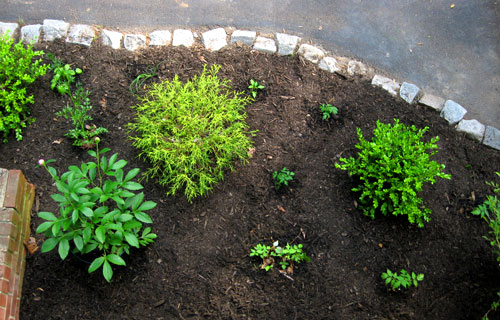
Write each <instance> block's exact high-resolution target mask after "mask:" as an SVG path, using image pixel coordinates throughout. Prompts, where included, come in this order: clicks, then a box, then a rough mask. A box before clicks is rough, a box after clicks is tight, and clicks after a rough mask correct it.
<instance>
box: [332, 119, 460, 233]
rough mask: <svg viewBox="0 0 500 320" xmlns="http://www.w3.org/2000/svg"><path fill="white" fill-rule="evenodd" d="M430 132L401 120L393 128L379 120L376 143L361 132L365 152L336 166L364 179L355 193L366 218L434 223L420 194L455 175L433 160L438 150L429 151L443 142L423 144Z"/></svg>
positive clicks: (433, 139)
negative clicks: (425, 186) (438, 180)
mask: <svg viewBox="0 0 500 320" xmlns="http://www.w3.org/2000/svg"><path fill="white" fill-rule="evenodd" d="M428 129H429V128H427V127H426V128H424V129H422V130H420V129H419V130H417V128H416V127H415V126H411V127H407V126H405V125H404V124H400V123H399V120H398V119H395V120H394V125H393V126H391V125H390V124H383V123H380V122H379V121H377V128H376V129H375V131H374V137H373V139H372V141H367V140H365V139H364V138H363V134H362V133H361V129H359V128H358V129H357V133H358V137H359V140H360V143H359V144H357V145H356V148H358V149H360V150H361V151H360V152H359V153H358V157H357V158H353V157H351V158H349V159H345V158H341V159H340V161H341V162H343V164H341V165H340V164H338V163H336V164H335V166H336V167H337V168H340V169H342V170H347V171H349V174H351V175H355V176H357V177H359V179H360V180H361V181H360V185H359V186H357V187H355V188H353V189H352V190H353V191H355V192H358V191H359V192H361V196H360V198H359V200H360V204H361V208H362V210H363V212H364V214H365V215H367V216H369V217H371V218H372V219H373V218H375V212H376V210H379V211H380V212H381V213H382V214H383V215H387V214H389V213H392V214H393V215H396V216H397V215H407V216H408V220H409V221H410V223H417V225H418V226H419V227H423V226H424V221H429V220H430V218H429V216H430V214H431V210H430V209H428V208H425V206H424V205H423V203H422V202H423V201H422V199H421V198H420V197H418V194H417V193H418V192H420V191H421V190H422V186H423V184H424V183H425V182H430V183H435V179H434V177H435V176H437V177H440V178H444V179H450V178H451V176H450V175H449V174H445V173H444V172H442V171H441V170H443V169H444V164H439V163H437V162H436V161H431V160H430V157H431V156H432V155H434V154H435V153H436V152H437V151H432V152H430V153H428V152H426V151H427V150H434V149H437V148H438V146H437V144H436V142H437V141H438V140H439V138H438V137H434V138H432V139H431V140H430V142H426V143H424V142H422V141H421V139H422V137H423V134H424V133H425V132H426V131H428Z"/></svg>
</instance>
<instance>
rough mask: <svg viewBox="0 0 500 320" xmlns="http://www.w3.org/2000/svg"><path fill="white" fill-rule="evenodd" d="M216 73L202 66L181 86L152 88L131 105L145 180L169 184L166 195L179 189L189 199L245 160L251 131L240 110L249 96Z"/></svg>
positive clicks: (135, 142) (170, 84) (171, 83)
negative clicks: (147, 165)
mask: <svg viewBox="0 0 500 320" xmlns="http://www.w3.org/2000/svg"><path fill="white" fill-rule="evenodd" d="M219 69H220V66H215V65H214V66H212V67H211V68H210V71H207V70H206V67H205V68H204V69H203V72H202V73H201V74H200V75H199V76H195V77H194V78H193V80H192V81H187V82H186V83H185V84H183V83H182V82H181V81H179V77H178V76H175V77H174V79H172V81H163V82H161V83H158V84H153V85H152V86H150V87H149V90H148V92H147V94H146V96H145V98H141V99H140V101H141V104H139V105H137V106H135V107H133V108H135V109H136V111H137V113H136V116H135V119H134V120H135V122H133V123H129V124H128V129H129V132H135V133H136V134H137V135H136V136H133V137H131V139H132V140H133V143H132V144H133V146H135V147H136V148H138V149H140V150H141V153H140V157H144V158H146V159H147V160H148V161H149V163H150V164H151V168H150V169H149V170H147V171H146V173H145V175H146V177H147V178H156V179H157V180H158V182H159V183H160V184H161V185H163V186H167V185H168V186H169V190H168V191H167V194H168V195H174V194H175V193H176V191H177V190H179V189H180V188H184V194H185V195H186V197H187V199H188V201H192V199H193V198H195V197H197V196H200V195H205V194H206V193H207V192H209V191H210V190H211V189H212V187H213V185H214V184H215V183H217V182H218V181H220V180H222V179H223V176H224V170H225V169H230V170H233V169H234V162H235V161H236V160H238V159H239V160H241V161H242V162H247V161H248V158H249V149H250V148H251V146H252V144H253V143H252V141H251V140H250V138H249V137H248V136H249V135H253V134H254V132H253V131H248V125H247V124H246V122H245V119H246V113H245V112H244V110H245V105H247V104H248V103H250V101H251V98H249V97H246V98H243V97H242V96H243V92H230V91H229V90H230V86H229V81H227V80H220V79H219V78H218V77H217V72H218V71H219Z"/></svg>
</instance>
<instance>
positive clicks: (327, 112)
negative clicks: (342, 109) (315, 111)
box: [319, 104, 339, 120]
mask: <svg viewBox="0 0 500 320" xmlns="http://www.w3.org/2000/svg"><path fill="white" fill-rule="evenodd" d="M319 110H320V111H321V113H322V114H323V120H327V119H330V117H331V116H332V114H337V113H338V112H339V109H337V107H334V106H332V105H331V104H322V105H320V106H319Z"/></svg>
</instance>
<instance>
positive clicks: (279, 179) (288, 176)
mask: <svg viewBox="0 0 500 320" xmlns="http://www.w3.org/2000/svg"><path fill="white" fill-rule="evenodd" d="M294 176H295V172H293V171H290V170H288V169H287V168H286V167H283V169H281V170H280V171H274V172H273V180H274V184H275V186H276V189H278V190H279V189H280V188H281V187H282V186H287V187H288V183H289V182H290V181H292V180H293V177H294Z"/></svg>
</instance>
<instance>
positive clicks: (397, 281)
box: [382, 269, 424, 291]
mask: <svg viewBox="0 0 500 320" xmlns="http://www.w3.org/2000/svg"><path fill="white" fill-rule="evenodd" d="M382 279H383V280H385V285H386V286H391V288H392V291H399V290H401V287H403V288H405V289H408V288H409V287H411V286H412V285H413V286H415V287H417V286H418V282H419V281H422V280H424V274H423V273H419V274H415V272H412V273H411V274H410V273H408V271H406V270H404V269H401V271H400V274H398V273H397V272H392V271H391V270H390V269H387V272H384V273H382Z"/></svg>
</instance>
